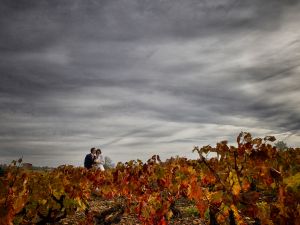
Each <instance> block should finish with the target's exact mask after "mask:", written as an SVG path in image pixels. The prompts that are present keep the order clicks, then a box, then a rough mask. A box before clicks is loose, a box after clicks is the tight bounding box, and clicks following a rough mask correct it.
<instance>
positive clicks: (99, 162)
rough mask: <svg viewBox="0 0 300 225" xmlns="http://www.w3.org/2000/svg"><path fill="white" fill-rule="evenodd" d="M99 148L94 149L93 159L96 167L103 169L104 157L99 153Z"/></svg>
mask: <svg viewBox="0 0 300 225" xmlns="http://www.w3.org/2000/svg"><path fill="white" fill-rule="evenodd" d="M101 153H102V152H101V149H99V148H98V149H97V150H96V159H95V161H94V162H95V163H96V167H98V168H100V170H101V171H104V170H105V169H104V166H103V165H104V159H103V155H102V154H101Z"/></svg>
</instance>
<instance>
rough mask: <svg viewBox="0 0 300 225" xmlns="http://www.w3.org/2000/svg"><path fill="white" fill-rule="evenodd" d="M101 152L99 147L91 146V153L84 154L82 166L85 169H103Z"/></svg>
mask: <svg viewBox="0 0 300 225" xmlns="http://www.w3.org/2000/svg"><path fill="white" fill-rule="evenodd" d="M101 153H102V152H101V149H99V148H98V149H96V148H91V153H90V154H87V155H86V156H85V159H84V167H85V168H87V169H91V168H99V169H100V170H101V171H104V170H105V169H104V159H103V155H102V154H101Z"/></svg>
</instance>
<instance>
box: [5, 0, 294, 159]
mask: <svg viewBox="0 0 300 225" xmlns="http://www.w3.org/2000/svg"><path fill="white" fill-rule="evenodd" d="M299 9H300V7H299V1H297V0H290V1H277V0H265V1H259V0H254V1H253V0H252V1H250V0H249V1H248V0H247V1H239V0H225V1H224V0H213V1H212V0H209V1H208V0H207V1H198V0H188V1H179V0H178V1H174V0H172V1H171V0H161V1H153V0H143V1H138V0H116V1H108V0H102V1H95V0H88V1H83V0H72V1H71V0H68V1H58V0H54V1H49V0H41V1H37V0H26V1H25V0H21V1H20V0H19V1H14V0H13V1H12V0H1V1H0V27H1V29H0V73H1V83H0V94H1V95H0V108H1V111H0V116H1V117H0V121H1V128H0V134H1V136H0V155H1V162H2V160H3V162H4V161H6V162H7V161H8V160H11V159H14V158H15V157H19V156H20V155H24V157H25V158H27V160H28V161H31V162H33V163H36V164H39V165H43V164H48V165H57V164H62V163H73V164H76V165H81V163H82V158H83V156H84V154H85V151H86V152H88V149H89V148H90V147H91V146H99V145H100V146H103V151H104V152H105V153H106V155H109V156H111V157H112V158H113V161H118V160H123V161H124V160H129V159H132V158H143V159H147V158H149V157H151V154H156V153H159V154H161V155H162V156H163V157H165V158H166V157H170V156H172V155H173V156H174V155H176V154H182V155H188V156H191V149H192V146H193V145H194V144H214V143H215V142H216V141H219V140H220V139H228V140H229V141H233V140H234V139H235V137H234V135H237V133H238V132H240V131H241V130H245V129H247V130H249V131H252V132H254V133H255V134H256V135H266V134H270V133H273V134H277V135H278V137H279V138H285V137H288V139H287V140H288V141H289V142H291V144H294V145H295V144H299V143H300V140H299V136H298V133H299V129H300V117H299V115H300V114H299V112H300V109H299V104H300V102H299V99H298V98H297V96H299V94H300V93H299V84H300V80H299V79H300V78H299V71H300V68H299V66H300V64H299V63H298V62H299V61H300V54H299V52H300V51H299V50H300V42H299V40H300V33H299V25H298V21H299V20H300V16H299V13H298V12H299Z"/></svg>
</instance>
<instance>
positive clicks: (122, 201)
mask: <svg viewBox="0 0 300 225" xmlns="http://www.w3.org/2000/svg"><path fill="white" fill-rule="evenodd" d="M274 141H275V138H274V137H273V136H267V137H265V138H253V137H252V136H251V134H250V133H246V132H242V133H240V134H239V136H238V137H237V146H236V147H234V146H229V145H228V143H227V141H221V142H219V143H217V144H216V146H215V147H211V146H204V147H201V148H200V147H195V148H194V149H193V152H194V153H195V154H198V155H199V159H198V160H189V159H186V158H180V157H176V158H170V159H168V160H166V161H164V162H162V161H161V160H160V158H159V156H158V155H154V156H153V157H152V158H150V159H149V160H148V161H147V162H146V163H143V162H142V161H139V160H136V161H135V160H134V161H129V162H126V163H118V164H117V165H116V167H115V168H113V169H109V170H106V171H104V172H102V171H100V170H97V169H91V170H87V169H85V168H81V167H79V168H76V167H72V166H60V167H58V168H56V169H54V170H51V171H32V170H28V169H24V168H22V167H21V164H22V160H21V159H20V160H18V161H14V162H13V163H12V165H10V166H9V167H8V168H6V169H5V170H4V172H3V173H2V174H1V176H0V225H11V224H59V223H60V221H62V220H63V219H65V218H67V217H69V216H72V215H75V214H76V213H79V212H81V213H82V215H83V216H84V219H82V220H78V221H77V224H118V221H120V218H121V217H122V216H124V215H129V214H134V215H136V218H137V219H138V221H139V223H140V224H150V225H152V224H170V223H171V221H172V219H174V218H176V217H180V216H181V215H180V214H181V212H180V210H178V208H177V205H176V202H178V201H179V200H180V199H181V200H182V199H183V200H185V201H189V202H191V203H192V204H193V206H195V209H196V212H195V214H196V215H197V217H198V218H199V223H198V224H210V225H217V224H220V225H221V224H228V225H234V224H236V225H246V224H253V225H260V224H261V225H271V224H274V225H278V224H291V225H292V224H295V225H297V224H299V223H300V148H289V149H287V150H285V151H280V150H277V149H276V147H274V146H273V145H272V142H274ZM211 152H214V153H215V154H216V155H217V157H216V158H211V159H207V158H206V157H205V156H206V154H207V153H211ZM95 196H97V198H101V199H106V200H107V201H109V200H111V199H115V200H116V199H117V200H118V201H116V202H118V204H115V205H114V206H113V207H110V208H109V209H107V210H104V211H100V212H99V211H95V210H91V200H92V199H93V198H95Z"/></svg>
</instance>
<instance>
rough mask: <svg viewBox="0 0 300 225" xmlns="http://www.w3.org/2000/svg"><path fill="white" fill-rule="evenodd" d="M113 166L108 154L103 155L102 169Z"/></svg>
mask: <svg viewBox="0 0 300 225" xmlns="http://www.w3.org/2000/svg"><path fill="white" fill-rule="evenodd" d="M113 167H114V163H113V162H112V160H111V158H109V157H108V156H105V157H104V169H111V168H113Z"/></svg>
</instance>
